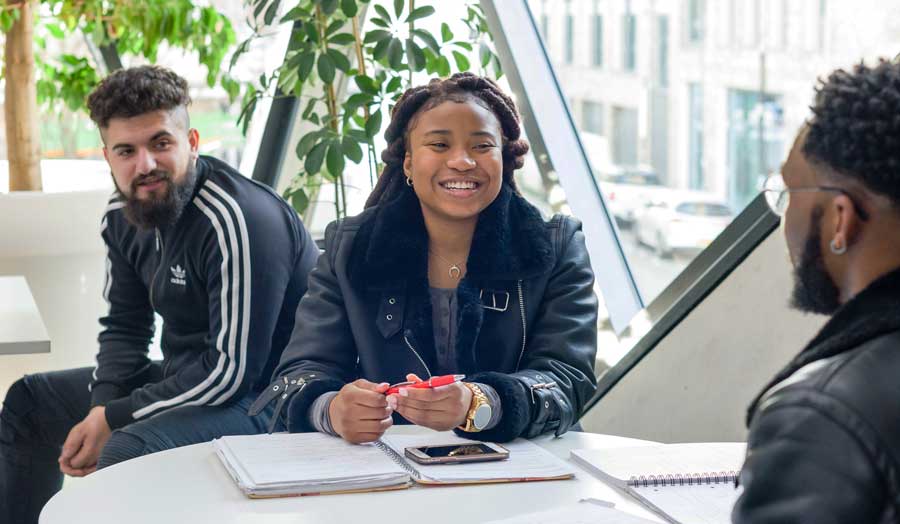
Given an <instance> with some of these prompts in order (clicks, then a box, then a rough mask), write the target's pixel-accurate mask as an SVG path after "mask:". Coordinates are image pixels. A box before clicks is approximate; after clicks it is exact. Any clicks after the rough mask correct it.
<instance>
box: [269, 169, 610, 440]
mask: <svg viewBox="0 0 900 524" xmlns="http://www.w3.org/2000/svg"><path fill="white" fill-rule="evenodd" d="M427 256H428V244H427V234H426V231H425V225H424V221H423V218H422V212H421V208H420V207H419V202H418V199H417V198H416V197H415V195H414V194H413V192H412V191H408V192H404V194H403V195H402V196H400V197H399V198H395V199H394V200H392V201H390V202H388V203H386V204H383V205H381V206H376V207H372V208H370V209H368V210H366V211H365V212H363V213H362V214H360V215H358V216H356V217H351V218H347V219H345V220H343V221H339V222H336V223H332V224H331V225H329V227H328V229H327V231H326V233H325V253H324V254H323V255H322V256H321V257H320V258H319V262H318V265H317V266H316V268H315V269H314V270H313V271H312V272H311V273H310V280H309V291H308V293H307V295H306V296H305V297H304V298H303V299H302V300H301V303H300V306H299V307H298V309H297V316H296V322H297V324H296V325H297V326H298V329H296V330H295V331H294V334H293V336H292V338H291V341H290V343H289V344H288V346H287V348H285V351H284V354H283V355H282V359H281V363H280V364H279V365H278V367H277V368H276V371H275V379H274V383H273V384H272V385H271V386H270V388H269V390H268V391H267V392H266V393H264V394H263V396H261V397H260V399H259V400H258V401H257V404H256V408H257V409H258V408H259V407H260V406H262V405H265V404H266V403H267V402H269V401H271V400H275V399H277V400H278V403H279V406H278V409H277V412H279V413H281V414H283V415H286V417H287V420H286V422H287V426H288V429H289V430H290V431H292V432H298V431H312V430H313V428H312V427H311V426H310V424H309V420H308V413H307V411H308V410H309V407H310V405H311V403H312V402H313V401H314V400H315V399H316V398H317V397H318V396H319V395H321V394H322V393H324V392H326V391H333V390H338V389H340V388H341V387H342V386H343V385H344V384H345V383H347V382H350V381H353V380H355V379H356V378H360V377H361V378H365V379H367V380H370V381H373V382H390V383H394V382H400V381H402V380H404V377H405V374H406V373H416V374H418V375H419V376H422V377H427V376H431V370H432V369H434V368H435V367H436V362H437V358H436V353H435V348H434V334H433V330H432V311H431V302H430V297H429V292H428V277H427ZM593 283H594V276H593V272H592V271H591V266H590V261H589V259H588V254H587V250H586V248H585V245H584V235H583V233H582V232H581V224H580V222H578V221H577V220H576V219H573V218H567V217H561V216H557V217H554V218H553V219H551V220H550V221H548V222H545V221H544V220H543V219H542V218H541V216H540V214H539V212H538V211H537V209H535V208H534V207H533V206H531V205H530V204H529V203H527V202H526V201H525V200H524V199H523V198H522V197H521V196H519V195H517V194H515V193H514V192H513V191H512V190H510V189H509V188H507V187H506V185H504V188H503V189H502V190H501V192H500V195H499V196H498V197H497V199H496V200H495V201H494V202H493V203H492V204H491V205H490V206H488V208H487V209H485V210H484V211H483V212H482V213H481V215H480V216H479V222H478V226H477V228H476V231H475V235H474V237H473V240H472V247H471V250H470V256H469V260H468V262H467V275H466V277H465V278H464V279H463V280H462V281H461V282H460V284H459V287H458V289H457V297H458V300H457V301H458V307H459V310H458V315H457V318H458V330H457V333H458V334H457V341H456V344H457V345H456V350H457V356H458V362H457V364H458V370H457V372H458V373H465V374H466V375H467V379H466V380H469V381H472V382H480V383H484V384H488V385H490V386H492V387H493V388H494V389H495V390H496V391H497V393H498V395H499V397H500V401H501V405H502V410H503V416H502V418H501V420H500V422H499V424H498V425H497V426H496V427H494V428H491V429H490V430H487V431H483V432H481V433H478V434H475V435H473V436H475V437H477V438H479V439H483V440H498V441H506V440H511V439H513V438H516V437H519V436H525V437H532V436H536V435H539V434H542V433H545V432H550V431H553V432H555V433H556V434H557V435H560V434H562V433H564V432H565V431H566V430H568V429H569V427H570V426H572V425H573V424H575V423H576V422H577V420H578V418H579V417H580V416H581V411H582V408H583V407H584V405H585V403H586V402H587V401H588V400H589V399H590V398H591V396H592V395H593V393H594V391H595V390H596V379H595V377H594V359H595V355H596V349H597V298H596V296H595V294H594V291H593ZM285 406H287V409H286V410H284V408H285ZM283 410H284V411H283ZM285 411H286V413H285ZM395 421H396V422H399V423H403V422H405V421H404V420H403V419H402V417H400V416H399V415H397V414H395Z"/></svg>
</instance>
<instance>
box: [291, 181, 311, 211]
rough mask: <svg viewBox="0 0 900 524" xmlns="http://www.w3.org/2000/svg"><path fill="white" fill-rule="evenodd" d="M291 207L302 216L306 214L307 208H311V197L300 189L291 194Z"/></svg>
mask: <svg viewBox="0 0 900 524" xmlns="http://www.w3.org/2000/svg"><path fill="white" fill-rule="evenodd" d="M298 176H299V175H298ZM291 207H293V208H294V211H296V212H297V213H299V214H301V215H302V214H303V213H305V212H306V208H307V207H309V195H307V194H306V191H304V190H303V189H298V190H296V191H294V192H293V193H291Z"/></svg>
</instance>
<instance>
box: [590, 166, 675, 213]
mask: <svg viewBox="0 0 900 524" xmlns="http://www.w3.org/2000/svg"><path fill="white" fill-rule="evenodd" d="M599 179H600V189H601V190H602V191H603V196H604V197H605V198H606V205H607V208H608V209H609V212H610V213H611V214H612V215H613V217H615V219H616V222H617V223H618V224H619V227H621V228H629V227H631V226H632V225H633V224H634V219H635V216H636V215H637V212H638V210H640V209H641V208H642V207H643V206H644V204H645V203H646V202H648V201H652V200H654V199H656V198H657V197H658V195H660V194H662V193H664V192H665V191H667V189H666V188H665V187H664V186H663V185H662V184H660V180H659V175H657V174H656V172H654V171H653V170H652V168H649V167H642V166H635V167H616V168H614V169H613V170H608V171H606V172H601V173H599Z"/></svg>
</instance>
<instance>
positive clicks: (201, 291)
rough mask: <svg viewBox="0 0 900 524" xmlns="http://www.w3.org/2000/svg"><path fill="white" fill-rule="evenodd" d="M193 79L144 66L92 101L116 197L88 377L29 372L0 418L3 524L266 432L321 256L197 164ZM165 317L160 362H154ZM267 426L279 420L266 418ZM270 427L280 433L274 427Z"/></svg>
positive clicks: (73, 372)
mask: <svg viewBox="0 0 900 524" xmlns="http://www.w3.org/2000/svg"><path fill="white" fill-rule="evenodd" d="M189 104H190V96H189V93H188V86H187V82H186V81H185V80H184V79H183V78H181V77H179V76H178V75H176V74H175V73H173V72H172V71H169V70H166V69H163V68H160V67H155V66H145V67H136V68H132V69H126V70H120V71H117V72H114V73H113V74H111V75H110V76H109V77H107V78H106V79H104V80H103V81H102V82H101V83H100V84H99V85H98V86H97V88H96V89H95V90H94V91H93V92H92V93H91V95H90V97H89V98H88V107H89V109H90V114H91V119H92V120H93V121H94V122H95V123H96V124H97V126H98V127H99V130H100V136H101V138H102V141H103V155H104V157H105V158H106V160H107V162H108V163H109V167H110V170H111V171H112V177H113V181H114V183H115V186H116V191H115V193H114V195H113V197H112V199H111V200H110V202H109V205H108V207H107V209H106V213H105V215H104V217H103V220H102V223H101V234H102V236H103V240H104V242H105V244H106V247H107V258H106V285H105V287H104V298H105V299H106V301H107V303H108V304H109V310H108V312H107V314H106V315H105V316H103V317H102V318H101V319H100V324H101V325H102V330H101V331H100V335H99V338H98V341H99V352H98V354H97V365H96V367H86V368H80V369H70V370H65V371H57V372H50V373H36V374H33V375H27V376H25V377H24V378H22V379H20V380H18V381H17V382H15V383H14V384H13V385H12V387H10V388H9V390H8V392H7V395H6V399H5V401H4V403H3V410H2V411H0V522H4V523H9V524H18V523H33V522H37V520H38V514H39V513H40V510H41V508H42V507H43V505H44V504H45V503H46V501H47V500H48V499H49V498H50V497H51V496H52V495H53V494H54V493H55V492H56V491H58V490H59V489H60V487H61V486H62V480H63V474H64V473H65V474H69V475H72V476H84V475H87V474H90V473H91V472H93V471H94V470H96V469H99V468H104V467H107V466H110V465H112V464H116V463H118V462H122V461H124V460H128V459H130V458H133V457H138V456H141V455H145V454H148V453H154V452H157V451H161V450H165V449H171V448H175V447H178V446H184V445H188V444H193V443H198V442H206V441H209V440H211V439H214V438H217V437H221V436H223V435H236V434H254V433H262V432H265V431H266V428H267V425H268V423H269V420H268V419H269V418H270V417H271V413H268V414H267V416H263V417H249V416H248V415H247V414H246V412H247V408H248V407H249V405H250V404H251V402H252V400H253V399H255V398H256V397H257V396H258V395H259V393H260V391H261V390H262V389H264V388H265V387H266V386H267V384H268V383H269V379H270V377H271V374H272V370H273V368H274V366H275V365H276V364H277V363H278V360H279V357H280V355H281V352H282V350H283V349H284V346H285V345H286V344H287V341H288V338H289V337H290V334H291V331H292V330H293V327H294V312H295V310H296V308H297V303H298V302H299V300H300V298H301V297H302V296H303V294H304V293H305V292H306V281H307V275H308V273H309V271H310V270H311V269H312V267H313V266H314V265H315V261H316V259H317V258H318V253H319V250H318V249H317V247H316V245H315V243H314V242H313V241H312V239H311V238H310V236H309V233H308V232H307V231H306V229H305V228H304V227H303V224H302V223H301V222H300V220H299V218H298V216H297V214H296V213H295V212H294V210H293V209H291V207H290V206H288V205H287V204H286V203H285V202H284V200H282V199H281V198H280V197H279V196H278V195H277V194H276V193H274V192H273V191H272V190H270V189H269V188H267V187H265V186H263V185H261V184H258V183H256V182H254V181H252V180H250V179H248V178H246V177H244V176H242V175H241V174H240V173H238V172H237V171H235V170H234V169H232V168H231V167H229V166H228V165H226V164H225V163H223V162H221V161H219V160H216V159H214V158H210V157H205V156H200V155H199V154H198V146H199V144H200V142H199V141H200V137H199V134H198V132H197V130H196V129H192V128H191V127H190V120H189V116H188V105H189ZM156 315H158V316H159V317H161V319H162V323H163V325H162V337H161V348H162V354H163V360H162V362H156V361H152V360H150V358H149V357H148V348H149V345H150V342H151V339H152V337H153V334H154V318H155V316H156ZM276 422H277V421H276ZM276 427H277V424H276Z"/></svg>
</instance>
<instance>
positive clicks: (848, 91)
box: [733, 61, 900, 524]
mask: <svg viewBox="0 0 900 524" xmlns="http://www.w3.org/2000/svg"><path fill="white" fill-rule="evenodd" d="M812 112H813V116H812V118H811V119H810V121H809V122H808V123H807V125H806V126H804V128H803V129H802V130H801V131H800V133H799V135H798V137H797V139H796V142H795V144H794V147H793V148H792V150H791V152H790V154H789V155H788V158H787V160H786V161H785V163H784V166H783V178H782V176H775V177H772V178H770V179H769V180H768V181H767V184H766V188H765V193H766V198H767V200H768V202H769V205H770V206H771V207H772V210H773V211H774V212H775V213H777V214H778V215H779V216H781V217H782V224H783V226H784V234H785V238H786V240H787V245H788V251H789V252H790V257H791V262H792V263H793V266H794V289H793V296H792V305H793V306H794V307H795V308H797V309H800V310H802V311H807V312H811V313H820V314H825V315H829V316H830V318H829V320H828V322H827V323H826V325H825V326H824V327H823V328H822V330H821V331H820V332H819V334H818V335H816V337H815V338H814V339H813V340H812V341H811V342H810V343H809V344H808V345H807V346H806V348H804V349H803V350H802V351H800V353H799V354H798V355H797V356H796V357H795V358H794V359H793V360H792V361H791V362H790V364H788V366H787V367H786V368H785V369H784V370H782V371H781V372H780V373H778V375H777V376H776V377H775V378H774V379H772V381H771V382H770V383H769V384H768V385H767V386H766V387H765V389H764V390H763V392H762V393H761V394H760V395H759V396H758V397H757V398H756V399H755V400H754V402H753V403H752V405H751V407H750V410H749V412H748V424H749V428H750V434H749V437H748V452H747V460H746V463H745V464H744V468H743V471H742V472H741V477H740V483H741V485H742V486H743V488H744V492H743V494H742V495H741V497H740V499H739V500H738V502H737V504H736V506H735V508H734V513H733V520H734V522H735V523H740V524H745V523H753V524H758V523H775V522H778V523H791V522H816V523H826V522H854V523H856V522H879V523H880V522H885V523H886V522H898V521H900V63H897V62H888V61H880V62H879V63H878V64H877V65H875V66H874V67H868V66H866V65H864V64H860V65H857V66H856V67H854V68H853V70H852V71H850V72H847V71H844V70H838V71H835V72H834V73H832V74H831V75H830V76H829V77H828V78H827V79H826V80H825V81H824V82H822V83H821V85H820V86H819V87H818V88H817V90H816V98H815V103H814V105H813V107H812Z"/></svg>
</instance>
